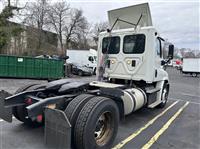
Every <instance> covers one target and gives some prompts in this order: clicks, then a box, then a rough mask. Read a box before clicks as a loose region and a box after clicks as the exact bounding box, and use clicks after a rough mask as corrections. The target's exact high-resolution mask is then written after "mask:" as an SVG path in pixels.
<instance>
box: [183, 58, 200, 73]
mask: <svg viewBox="0 0 200 149" xmlns="http://www.w3.org/2000/svg"><path fill="white" fill-rule="evenodd" d="M182 73H185V74H187V73H188V74H191V75H192V76H193V77H196V76H197V75H198V74H199V73H200V58H184V59H183V69H182Z"/></svg>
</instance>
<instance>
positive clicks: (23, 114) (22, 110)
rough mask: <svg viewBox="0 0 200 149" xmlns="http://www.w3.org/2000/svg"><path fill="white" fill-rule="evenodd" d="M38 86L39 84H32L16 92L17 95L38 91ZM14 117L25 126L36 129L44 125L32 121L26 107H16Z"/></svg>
mask: <svg viewBox="0 0 200 149" xmlns="http://www.w3.org/2000/svg"><path fill="white" fill-rule="evenodd" d="M36 85H38V84H30V85H26V86H23V87H21V88H19V89H18V90H17V91H16V94H17V93H20V92H23V91H28V90H34V89H37V88H34V87H35V86H36ZM13 115H14V117H15V118H16V119H17V120H19V121H21V122H23V123H24V124H25V125H29V126H34V127H38V126H42V125H43V123H38V122H37V121H32V120H31V119H30V118H28V117H27V115H28V113H27V110H26V106H24V105H23V106H17V107H14V108H13Z"/></svg>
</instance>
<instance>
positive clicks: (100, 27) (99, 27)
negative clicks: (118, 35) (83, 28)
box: [92, 22, 109, 45]
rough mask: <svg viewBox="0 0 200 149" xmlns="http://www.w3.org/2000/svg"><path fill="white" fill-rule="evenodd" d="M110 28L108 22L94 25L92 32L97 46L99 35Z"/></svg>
mask: <svg viewBox="0 0 200 149" xmlns="http://www.w3.org/2000/svg"><path fill="white" fill-rule="evenodd" d="M108 28H109V24H108V22H99V23H96V24H95V25H94V27H93V30H92V36H93V40H94V42H95V44H96V45H97V43H98V36H99V33H100V32H103V31H106V29H108Z"/></svg>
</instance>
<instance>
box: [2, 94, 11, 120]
mask: <svg viewBox="0 0 200 149" xmlns="http://www.w3.org/2000/svg"><path fill="white" fill-rule="evenodd" d="M8 96H11V94H10V93H8V92H6V91H3V90H1V91H0V118H2V119H3V120H5V121H7V122H12V108H5V107H4V100H5V98H6V97H8Z"/></svg>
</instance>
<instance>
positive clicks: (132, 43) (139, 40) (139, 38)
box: [123, 34, 145, 54]
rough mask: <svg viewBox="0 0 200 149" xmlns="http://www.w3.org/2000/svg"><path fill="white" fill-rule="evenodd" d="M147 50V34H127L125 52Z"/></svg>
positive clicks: (134, 52)
mask: <svg viewBox="0 0 200 149" xmlns="http://www.w3.org/2000/svg"><path fill="white" fill-rule="evenodd" d="M144 50H145V35H143V34H137V35H127V36H125V37H124V47H123V51H124V53H125V54H141V53H143V52H144Z"/></svg>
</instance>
